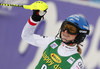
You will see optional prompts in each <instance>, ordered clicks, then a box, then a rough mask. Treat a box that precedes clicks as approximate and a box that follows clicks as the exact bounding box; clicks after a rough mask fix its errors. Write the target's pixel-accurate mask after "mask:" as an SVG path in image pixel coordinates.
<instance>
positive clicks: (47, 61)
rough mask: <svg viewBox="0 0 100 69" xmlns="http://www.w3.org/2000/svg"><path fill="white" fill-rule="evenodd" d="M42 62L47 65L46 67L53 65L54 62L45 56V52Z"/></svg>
mask: <svg viewBox="0 0 100 69" xmlns="http://www.w3.org/2000/svg"><path fill="white" fill-rule="evenodd" d="M42 57H43V59H44V60H43V61H46V63H48V66H51V65H53V64H54V61H53V60H52V59H50V58H49V57H48V56H47V54H46V51H45V52H44V53H43V56H42Z"/></svg>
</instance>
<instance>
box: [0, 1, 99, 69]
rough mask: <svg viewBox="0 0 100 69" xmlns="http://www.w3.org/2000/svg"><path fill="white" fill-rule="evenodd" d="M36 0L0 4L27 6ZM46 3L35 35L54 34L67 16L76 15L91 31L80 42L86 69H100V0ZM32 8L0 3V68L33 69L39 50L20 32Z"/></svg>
mask: <svg viewBox="0 0 100 69" xmlns="http://www.w3.org/2000/svg"><path fill="white" fill-rule="evenodd" d="M35 1H37V0H0V3H9V4H18V5H30V4H32V3H33V2H35ZM42 1H44V2H46V3H47V4H48V6H49V8H48V12H47V14H46V15H45V17H44V18H45V19H44V20H43V21H41V22H40V23H39V25H38V26H37V29H36V30H35V34H39V35H45V36H53V37H55V35H56V34H57V32H58V30H59V28H60V25H61V24H62V22H63V21H64V20H65V18H67V17H68V16H70V15H72V14H79V15H81V16H83V17H85V18H86V19H87V21H88V23H89V24H90V34H89V36H87V38H86V39H85V41H84V42H83V43H82V44H83V47H82V50H83V53H82V55H81V56H82V58H83V61H84V65H85V69H100V30H99V29H100V0H42ZM31 15H32V11H31V10H26V9H24V8H20V7H5V6H0V69H34V67H35V66H36V64H37V63H38V61H39V59H40V58H41V54H42V52H43V50H42V49H40V48H37V47H35V46H32V45H30V44H27V43H26V42H24V41H23V40H22V39H21V32H22V29H23V27H24V25H25V24H26V22H27V20H28V19H29V17H30V16H31Z"/></svg>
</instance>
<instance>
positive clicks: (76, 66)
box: [71, 59, 84, 69]
mask: <svg viewBox="0 0 100 69" xmlns="http://www.w3.org/2000/svg"><path fill="white" fill-rule="evenodd" d="M71 69H84V64H83V62H82V60H81V59H78V60H77V61H76V62H75V63H74V64H73V66H72V67H71Z"/></svg>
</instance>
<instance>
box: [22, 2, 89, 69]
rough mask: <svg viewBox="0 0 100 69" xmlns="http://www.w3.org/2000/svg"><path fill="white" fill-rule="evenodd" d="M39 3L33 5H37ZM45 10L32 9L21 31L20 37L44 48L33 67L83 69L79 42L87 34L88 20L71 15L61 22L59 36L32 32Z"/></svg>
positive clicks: (40, 68) (43, 68) (41, 68)
mask: <svg viewBox="0 0 100 69" xmlns="http://www.w3.org/2000/svg"><path fill="white" fill-rule="evenodd" d="M39 4H40V3H38V4H35V5H36V6H38V7H39ZM44 7H45V6H44ZM44 7H43V8H44ZM46 10H47V8H45V9H44V10H43V11H40V10H39V8H38V10H34V11H33V15H32V16H31V17H30V19H29V20H28V22H27V24H26V25H25V27H24V29H23V32H22V38H23V39H24V40H25V41H26V42H28V43H29V44H32V45H34V46H37V47H41V48H43V49H44V52H43V56H42V57H41V59H40V61H39V63H38V64H37V66H36V68H35V69H83V68H84V65H83V61H82V58H81V56H80V54H81V48H80V47H79V44H80V43H81V42H83V41H84V39H85V37H86V35H87V34H89V25H88V22H87V21H86V19H85V18H83V17H81V16H79V15H71V16H69V17H68V18H67V19H65V20H64V22H63V23H62V25H61V28H60V32H59V33H58V34H57V36H56V37H59V38H55V37H45V36H40V35H37V34H34V30H35V28H36V26H37V24H38V23H39V22H40V21H41V19H42V18H43V16H44V15H45V14H46ZM58 35H59V36H58Z"/></svg>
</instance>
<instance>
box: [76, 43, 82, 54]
mask: <svg viewBox="0 0 100 69" xmlns="http://www.w3.org/2000/svg"><path fill="white" fill-rule="evenodd" d="M80 45H81V44H77V51H78V53H79V54H82V49H81V48H80ZM81 46H83V45H81Z"/></svg>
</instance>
